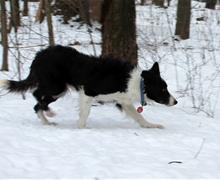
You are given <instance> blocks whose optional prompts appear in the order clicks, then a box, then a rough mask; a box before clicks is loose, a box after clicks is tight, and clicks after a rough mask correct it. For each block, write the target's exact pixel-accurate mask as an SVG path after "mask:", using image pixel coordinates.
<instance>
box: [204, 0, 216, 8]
mask: <svg viewBox="0 0 220 180" xmlns="http://www.w3.org/2000/svg"><path fill="white" fill-rule="evenodd" d="M216 3H217V0H207V1H206V5H205V7H206V8H208V9H215V5H216Z"/></svg>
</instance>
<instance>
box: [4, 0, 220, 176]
mask: <svg viewBox="0 0 220 180" xmlns="http://www.w3.org/2000/svg"><path fill="white" fill-rule="evenodd" d="M31 7H32V11H31V13H33V14H34V13H35V10H36V7H37V5H36V4H32V6H31ZM203 7H204V4H202V3H195V2H194V3H193V15H192V23H193V28H192V29H191V36H192V38H191V39H190V40H187V41H183V42H174V41H172V38H171V35H170V34H169V33H171V32H170V28H171V29H172V31H174V27H175V19H174V18H173V17H175V1H174V3H173V4H172V5H171V7H170V8H168V9H166V10H164V9H159V8H157V7H154V6H144V7H140V6H138V7H137V30H138V45H139V61H140V66H142V67H143V68H149V67H150V66H151V64H152V63H153V61H159V62H160V65H161V71H162V76H163V77H164V79H165V80H166V81H167V82H168V85H169V90H170V91H171V92H172V93H173V94H174V95H175V96H176V97H177V98H178V102H179V103H178V104H177V105H176V106H174V107H165V106H162V105H159V104H156V103H155V104H149V105H148V106H146V107H145V110H144V112H143V116H144V117H145V118H146V119H147V120H149V121H150V122H154V123H160V124H163V125H164V126H165V129H162V130H161V129H143V128H140V127H139V126H138V124H136V123H135V122H134V121H133V120H132V119H130V118H128V117H126V116H125V115H124V114H123V113H120V112H119V111H118V110H117V109H116V108H115V107H114V106H113V105H103V106H93V108H92V112H91V114H90V116H89V119H88V129H83V130H81V129H77V125H76V122H77V119H78V94H77V93H75V92H72V91H70V92H68V93H67V94H66V95H65V96H64V97H63V98H61V99H59V100H58V101H57V102H55V103H53V104H52V105H51V108H52V109H53V110H54V111H55V112H56V113H57V116H55V117H54V118H53V119H51V121H52V122H56V123H58V125H57V126H43V125H42V124H41V123H40V121H39V119H38V118H37V117H36V114H35V113H34V111H33V106H34V104H35V100H34V98H33V97H32V95H31V94H30V93H26V100H22V98H21V96H20V95H16V94H8V93H7V91H4V90H0V109H1V110H0V179H6V178H35V179H39V178H91V179H102V178H167V179H170V178H185V179H191V178H199V179H201V178H210V179H211V178H216V179H217V178H220V154H219V152H220V121H219V119H220V103H219V97H218V94H219V92H220V90H219V82H220V79H219V78H220V77H219V74H218V68H219V67H220V62H218V61H219V59H220V41H219V39H220V34H219V32H220V26H219V24H218V23H220V20H219V18H220V16H219V10H218V11H217V10H216V11H209V10H205V9H204V8H203ZM149 12H151V13H149ZM200 16H205V17H207V21H205V22H195V19H196V18H197V17H200ZM56 19H57V17H54V24H55V26H54V28H55V32H56V33H55V35H56V42H58V43H60V44H63V45H68V44H74V42H76V41H78V42H80V43H81V45H76V46H74V47H75V48H76V49H78V50H79V51H82V52H84V53H87V54H93V53H94V52H93V50H92V48H91V45H90V44H89V41H90V39H89V35H88V33H87V32H86V27H85V26H81V27H79V25H76V24H75V23H73V25H74V27H73V28H70V27H69V26H66V25H60V24H59V22H58V21H56ZM165 20H166V21H165ZM168 20H169V21H168ZM167 21H168V22H169V23H170V24H169V26H168V25H166V23H167ZM31 22H33V20H32V19H31V18H30V17H29V18H24V23H25V24H30V26H31V28H26V27H22V28H21V29H20V31H19V32H20V35H19V41H20V43H21V46H22V47H26V46H30V45H31V48H21V55H22V57H21V58H22V68H21V69H22V73H23V74H22V77H26V75H27V73H28V68H29V66H30V63H31V61H32V59H33V57H34V55H35V53H36V51H38V50H39V49H40V48H41V47H38V46H37V45H39V44H45V45H46V44H47V39H46V38H44V37H46V36H47V31H46V25H45V24H42V25H40V26H39V25H38V24H33V23H31ZM144 22H146V24H145V23H144ZM152 22H153V23H152ZM196 23H198V24H197V26H196V25H195V24H196ZM153 25H154V26H153ZM161 26H162V27H163V28H162V29H163V31H162V30H161V28H158V27H161ZM39 27H40V28H39ZM95 27H98V28H99V25H96V26H95ZM146 27H147V28H146ZM149 27H151V28H149ZM145 28H146V30H145ZM36 32H38V33H40V34H41V35H43V38H42V37H39V36H38V35H37V34H36ZM210 32H212V33H210ZM213 36H214V37H215V38H213ZM216 36H218V37H216ZM93 38H94V41H95V42H96V43H97V44H98V43H99V42H100V33H99V31H98V30H97V29H95V28H94V29H93ZM10 40H11V41H10V42H11V44H10V45H11V46H13V34H12V35H10ZM164 42H166V43H164ZM35 46H36V47H35ZM173 46H175V48H176V49H175V48H174V47H173ZM174 49H175V50H174ZM96 50H97V52H96V53H97V54H100V47H99V45H96ZM0 51H2V49H1V48H0ZM14 55H15V56H16V53H15V51H14V49H13V48H12V50H11V54H10V69H11V71H10V72H0V79H5V78H10V79H11V78H12V79H17V77H18V75H17V69H16V63H15V62H16V60H15V56H14ZM203 56H204V57H203ZM192 60H193V63H192ZM201 64H202V65H201ZM194 70H195V71H194ZM176 72H178V73H176ZM189 72H191V74H190V75H192V74H193V73H194V72H197V73H195V76H190V75H189ZM199 75H200V76H199ZM189 77H192V79H191V80H192V82H193V84H194V86H193V91H192V87H191V89H190V88H188V86H190V85H192V84H188V78H189ZM210 77H213V79H211V80H212V81H211V80H210ZM193 98H195V100H194V104H193V102H192V100H193ZM201 100H203V101H204V102H203V101H201ZM202 103H204V104H202ZM207 104H208V105H207ZM136 106H138V104H136ZM192 107H194V108H192ZM196 107H199V108H200V109H201V111H199V109H197V108H196ZM210 116H212V118H211V117H210Z"/></svg>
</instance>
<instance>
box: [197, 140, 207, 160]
mask: <svg viewBox="0 0 220 180" xmlns="http://www.w3.org/2000/svg"><path fill="white" fill-rule="evenodd" d="M204 144H205V138H203V139H202V142H201V145H200V147H199V150H198V151H197V153H196V154H195V155H194V159H197V157H198V156H199V154H200V153H201V151H202V148H203V146H204Z"/></svg>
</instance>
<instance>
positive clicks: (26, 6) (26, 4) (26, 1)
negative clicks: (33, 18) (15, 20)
mask: <svg viewBox="0 0 220 180" xmlns="http://www.w3.org/2000/svg"><path fill="white" fill-rule="evenodd" d="M22 15H23V16H28V0H24V6H23V12H22Z"/></svg>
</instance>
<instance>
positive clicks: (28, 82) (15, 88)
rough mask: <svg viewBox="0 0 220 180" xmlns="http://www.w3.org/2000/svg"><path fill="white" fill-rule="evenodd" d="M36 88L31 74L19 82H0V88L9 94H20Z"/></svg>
mask: <svg viewBox="0 0 220 180" xmlns="http://www.w3.org/2000/svg"><path fill="white" fill-rule="evenodd" d="M36 86H37V81H36V80H35V79H34V76H33V75H32V73H30V74H29V76H28V77H27V78H26V79H24V80H21V81H13V80H0V88H4V89H7V90H9V91H10V92H17V93H22V92H26V91H27V90H29V89H32V88H34V87H36Z"/></svg>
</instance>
